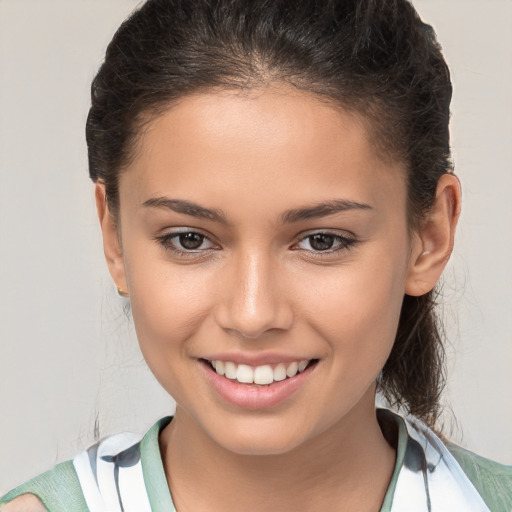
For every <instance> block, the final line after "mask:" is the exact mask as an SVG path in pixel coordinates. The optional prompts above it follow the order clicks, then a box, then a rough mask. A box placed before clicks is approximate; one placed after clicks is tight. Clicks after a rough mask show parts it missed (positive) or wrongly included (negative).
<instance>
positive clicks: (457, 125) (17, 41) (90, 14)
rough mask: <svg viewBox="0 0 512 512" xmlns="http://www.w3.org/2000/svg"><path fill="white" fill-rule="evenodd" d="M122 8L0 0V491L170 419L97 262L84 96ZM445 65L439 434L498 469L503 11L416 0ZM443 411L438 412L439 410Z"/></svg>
mask: <svg viewBox="0 0 512 512" xmlns="http://www.w3.org/2000/svg"><path fill="white" fill-rule="evenodd" d="M136 4H137V2H135V1H133V0H108V1H107V0H32V1H30V0H0V312H1V313H0V407H1V409H0V410H1V413H0V440H1V441H0V491H2V490H3V491H6V490H8V489H9V488H11V487H12V486H14V485H16V484H18V483H20V482H21V481H23V480H25V479H27V478H29V477H31V476H33V475H35V474H37V473H40V472H41V471H43V470H45V469H47V468H49V467H50V466H52V465H53V464H54V463H56V462H58V461H61V460H64V459H67V458H69V457H71V456H73V455H74V454H75V453H76V452H78V451H79V450H81V449H82V448H84V447H85V446H86V445H87V444H89V443H90V442H92V440H93V438H94V425H95V420H96V418H98V419H99V426H100V432H101V435H105V434H107V433H110V432H113V431H117V430H120V429H127V430H137V431H143V430H145V429H146V428H147V427H148V426H149V425H150V424H151V423H152V422H153V421H154V420H155V419H156V418H158V417H160V416H162V415H165V414H169V413H170V412H172V407H173V404H172V400H171V399H170V398H169V397H168V396H166V394H165V393H164V392H163V391H162V390H161V389H160V388H159V386H158V385H157V384H156V383H155V381H154V379H153V378H152V376H151V375H150V373H149V371H148V370H147V369H146V367H145V364H144V362H143V360H142V357H141V355H140V353H139V352H138V349H137V345H136V341H135V337H134V335H133V331H132V328H131V325H130V321H129V319H128V318H127V317H126V315H125V313H124V311H123V306H124V304H123V301H122V299H120V298H118V297H117V294H116V292H115V290H114V287H113V285H112V283H111V280H110V278H109V276H108V274H107V272H106V268H105V265H104V262H103V255H102V248H101V245H100V233H99V228H98V226H97V222H96V217H95V212H94V207H93V197H92V184H91V183H89V181H88V178H87V163H86V150H85V142H84V124H85V118H86V114H87V110H88V95H89V84H90V81H91V79H92V77H93V74H94V72H95V70H96V69H97V66H98V65H99V63H100V61H101V58H102V56H103V52H104V49H105V47H106V44H107V42H108V41H109V40H110V38H111V36H112V34H113V31H114V30H115V28H117V26H118V25H119V23H120V22H121V21H122V20H123V19H124V17H125V16H126V15H127V14H128V13H129V12H130V11H131V9H132V8H133V7H134V6H135V5H136ZM414 4H415V5H416V7H417V8H418V10H419V12H420V14H421V15H422V16H423V18H424V19H425V20H426V21H428V22H429V23H431V24H432V25H433V26H434V27H435V29H436V31H437V33H438V36H439V39H440V41H441V43H442V45H443V47H444V51H445V55H446V58H447V60H448V62H449V64H450V66H451V69H452V74H453V82H454V85H455V96H454V102H453V114H454V115H453V122H452V137H453V149H454V157H455V161H456V171H457V173H458V174H459V176H460V178H461V180H462V183H463V194H464V208H463V216H462V222H461V226H460V229H459V232H458V237H457V238H458V240H457V248H456V252H455V254H454V257H453V259H452V263H451V264H450V266H449V268H448V271H447V272H446V277H445V285H444V290H445V304H446V306H445V316H446V321H447V330H448V335H449V338H450V345H449V346H448V351H449V354H450V380H449V386H448V390H447V394H446V401H447V403H448V404H449V406H450V408H449V409H447V413H446V415H445V421H446V431H447V433H448V434H450V433H451V434H452V437H453V438H454V439H455V440H456V441H458V442H460V443H462V444H464V445H466V446H468V447H470V448H471V449H472V450H474V451H477V452H480V453H481V454H483V455H485V456H487V457H491V458H493V459H495V460H498V461H501V462H504V463H508V464H511V463H512V436H511V435H510V432H511V431H512V408H511V403H512V399H511V396H512V372H511V363H512V308H511V304H512V301H511V298H510V294H511V289H512V286H511V285H512V265H511V261H512V173H511V162H512V155H511V141H512V137H511V136H512V122H511V117H512V106H511V105H512V102H511V92H510V85H511V79H512V59H511V49H512V32H511V30H510V26H511V23H512V2H511V1H510V0H486V1H485V2H484V1H472V0H415V1H414ZM452 411H453V412H452Z"/></svg>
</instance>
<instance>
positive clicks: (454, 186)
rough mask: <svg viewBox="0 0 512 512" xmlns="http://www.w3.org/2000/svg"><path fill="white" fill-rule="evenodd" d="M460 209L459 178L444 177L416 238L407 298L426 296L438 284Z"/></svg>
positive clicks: (451, 248) (451, 245)
mask: <svg viewBox="0 0 512 512" xmlns="http://www.w3.org/2000/svg"><path fill="white" fill-rule="evenodd" d="M460 205H461V189H460V182H459V180H458V178H457V177H456V176H455V175H454V174H450V173H449V174H444V175H443V176H441V178H440V179H439V182H438V184H437V190H436V199H435V201H434V204H433V205H432V208H431V210H430V212H429V213H428V215H427V218H426V219H425V220H424V222H423V224H422V225H421V227H420V228H419V229H418V231H417V232H416V233H415V235H414V239H413V243H412V253H411V259H410V263H409V270H408V275H407V280H406V287H405V293H406V294H408V295H413V296H420V295H424V294H425V293H428V292H429V291H431V290H432V289H433V288H434V287H435V285H436V284H437V282H438V281H439V278H440V277H441V274H442V272H443V270H444V268H445V267H446V264H447V263H448V260H449V259H450V255H451V253H452V250H453V242H454V237H455V228H456V227H457V221H458V219H459V215H460Z"/></svg>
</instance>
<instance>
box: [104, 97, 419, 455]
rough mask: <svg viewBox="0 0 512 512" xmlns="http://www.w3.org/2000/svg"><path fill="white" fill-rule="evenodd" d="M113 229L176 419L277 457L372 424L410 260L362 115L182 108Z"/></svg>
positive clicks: (400, 189)
mask: <svg viewBox="0 0 512 512" xmlns="http://www.w3.org/2000/svg"><path fill="white" fill-rule="evenodd" d="M119 221H120V222H119V224H118V229H119V230H120V231H119V235H120V240H121V249H120V251H121V254H122V261H121V262H120V263H119V265H118V267H117V270H113V271H112V273H113V275H114V278H115V280H116V282H117V283H118V284H120V283H121V284H122V285H123V286H124V285H126V287H127V289H128V291H129V294H130V300H131V305H132V311H133V318H134V322H135V326H136V330H137V335H138V338H139V341H140V345H141V349H142V351H143V354H144V356H145V358H146V361H147V363H148V365H149V367H150V368H151V370H152V371H153V373H154V374H155V376H156V378H157V379H158V380H159V382H160V383H161V384H162V386H163V387H164V388H165V389H166V390H167V391H168V392H169V393H170V394H171V395H172V396H173V397H174V398H175V400H176V402H177V415H176V419H177V420H179V419H180V418H184V419H185V418H187V421H189V422H192V423H191V424H193V425H194V426H195V427H197V428H198V429H199V431H201V432H203V433H204V435H206V436H207V437H208V438H209V439H211V440H213V441H214V442H215V443H217V444H218V445H220V446H222V447H224V448H227V449H229V450H232V451H234V452H237V453H253V454H270V453H283V452H286V451H289V450H293V449H294V448H297V447H299V446H301V445H303V444H304V443H307V442H309V441H312V440H314V439H315V438H318V437H319V436H321V435H322V434H323V433H325V432H328V431H330V430H331V429H335V428H341V426H342V425H343V424H348V423H349V422H350V421H352V420H351V419H353V418H355V417H358V416H357V415H359V416H361V414H362V413H361V411H373V408H374V405H373V404H374V391H375V380H376V378H377V376H378V374H379V372H380V370H381V369H382V367H383V366H384V364H385V362H386V359H387V357H388V355H389V352H390V350H391V348H392V345H393V341H394V336H395V332H396V329H397V325H398V318H399V313H400V307H401V303H402V298H403V295H404V291H405V289H406V286H407V281H408V279H409V272H410V261H411V254H412V253H413V252H414V250H413V249H414V248H413V243H412V242H411V240H410V239H409V236H408V229H407V218H406V185H405V178H404V172H403V169H402V168H401V166H400V164H397V163H391V162H389V161H388V162H384V161H383V160H382V159H381V158H379V156H378V155H377V154H376V152H375V151H374V149H373V147H372V144H371V141H370V140H369V137H368V133H367V130H366V129H365V127H364V123H363V122H362V121H361V120H360V119H358V118H357V117H356V116H355V115H352V114H349V113H347V112H344V111H342V110H340V109H337V108H335V107H334V106H332V105H329V104H326V103H325V102H321V101H319V100H318V99H317V98H316V97H315V96H314V95H311V94H309V93H300V92H297V91H293V90H290V89H286V88H274V89H271V88H268V89H264V90H258V91H252V92H251V93H250V94H246V93H244V94H243V95H241V94H239V93H235V92H223V93H213V92H212V93H211V94H200V95H195V96H190V97H187V98H185V99H182V100H181V101H180V102H179V103H178V104H177V105H175V106H173V107H172V108H171V109H170V110H169V111H167V112H166V113H164V114H162V115H160V117H158V118H157V119H156V120H154V121H153V122H152V123H151V124H150V125H149V127H148V129H147V131H146V132H145V134H144V136H143V137H142V138H141V141H140V147H139V150H138V151H137V154H136V156H135V158H134V160H133V161H132V162H131V164H130V166H129V167H128V169H127V170H126V171H125V172H124V173H123V174H122V175H121V178H120V219H119ZM112 266H113V265H112V264H111V269H112ZM214 366H215V367H216V369H214ZM297 367H298V368H297ZM304 367H305V368H304ZM222 373H224V374H225V375H221V374H222ZM226 375H227V376H226ZM290 375H291V377H290ZM285 377H286V378H285ZM254 379H256V383H247V382H244V381H249V382H250V381H251V380H254ZM239 381H242V382H239Z"/></svg>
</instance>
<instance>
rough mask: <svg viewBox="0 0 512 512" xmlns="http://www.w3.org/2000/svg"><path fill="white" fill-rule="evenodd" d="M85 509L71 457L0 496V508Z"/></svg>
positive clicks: (4, 511)
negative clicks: (69, 459)
mask: <svg viewBox="0 0 512 512" xmlns="http://www.w3.org/2000/svg"><path fill="white" fill-rule="evenodd" d="M70 510H73V511H74V512H88V508H87V505H86V503H85V499H84V497H83V493H82V489H81V486H80V483H79V481H78V478H77V475H76V471H75V469H74V466H73V462H72V461H68V462H63V463H62V464H59V465H57V466H55V468H53V469H52V470H50V471H47V472H46V473H43V474H42V475H40V476H38V477H36V478H33V479H32V480H29V481H28V482H26V483H24V484H22V485H20V486H19V487H16V489H14V490H12V491H11V492H9V493H8V494H6V495H5V496H3V497H1V498H0V512H69V511H70Z"/></svg>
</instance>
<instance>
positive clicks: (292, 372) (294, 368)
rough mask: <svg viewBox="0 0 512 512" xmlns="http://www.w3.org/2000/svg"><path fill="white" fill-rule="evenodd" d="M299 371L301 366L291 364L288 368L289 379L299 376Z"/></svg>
mask: <svg viewBox="0 0 512 512" xmlns="http://www.w3.org/2000/svg"><path fill="white" fill-rule="evenodd" d="M298 371H299V365H298V364H297V363H291V364H290V365H289V366H288V368H286V375H287V376H288V377H294V376H295V375H297V372H298Z"/></svg>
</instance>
